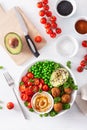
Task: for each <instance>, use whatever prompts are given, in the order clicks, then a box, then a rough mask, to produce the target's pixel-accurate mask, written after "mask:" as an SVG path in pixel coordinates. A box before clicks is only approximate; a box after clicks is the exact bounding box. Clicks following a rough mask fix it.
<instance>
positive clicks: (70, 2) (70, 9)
mask: <svg viewBox="0 0 87 130" xmlns="http://www.w3.org/2000/svg"><path fill="white" fill-rule="evenodd" d="M56 12H57V14H58V15H59V16H60V17H62V18H68V17H71V16H72V15H73V14H74V13H75V12H76V2H75V1H74V0H58V1H57V4H56Z"/></svg>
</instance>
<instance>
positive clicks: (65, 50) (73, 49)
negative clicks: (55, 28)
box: [56, 35, 79, 58]
mask: <svg viewBox="0 0 87 130" xmlns="http://www.w3.org/2000/svg"><path fill="white" fill-rule="evenodd" d="M78 49H79V44H78V41H77V40H76V39H75V38H74V37H72V36H70V35H62V36H60V37H59V38H58V39H57V43H56V50H57V53H58V54H59V55H61V56H63V57H66V58H71V57H74V56H75V55H76V54H77V52H78Z"/></svg>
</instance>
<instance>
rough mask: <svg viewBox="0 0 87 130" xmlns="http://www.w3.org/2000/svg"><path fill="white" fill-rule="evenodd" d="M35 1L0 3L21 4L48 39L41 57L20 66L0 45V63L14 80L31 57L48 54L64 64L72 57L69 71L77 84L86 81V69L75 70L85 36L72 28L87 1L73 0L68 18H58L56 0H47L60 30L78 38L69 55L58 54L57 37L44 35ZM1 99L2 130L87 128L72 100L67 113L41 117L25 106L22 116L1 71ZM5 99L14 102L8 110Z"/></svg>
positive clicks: (6, 5)
mask: <svg viewBox="0 0 87 130" xmlns="http://www.w3.org/2000/svg"><path fill="white" fill-rule="evenodd" d="M37 1H38V0H14V1H13V0H4V1H3V0H0V3H1V4H2V5H3V7H4V8H5V9H6V10H8V9H10V8H12V7H14V6H20V7H21V8H22V9H23V10H24V12H25V13H26V14H27V16H28V17H29V18H30V19H31V21H32V23H33V24H34V25H35V26H36V27H37V29H38V30H39V31H40V33H41V34H42V35H43V36H44V37H45V38H46V40H47V45H46V46H45V47H44V48H43V49H41V50H40V54H41V55H40V57H39V58H37V59H36V58H35V57H33V58H32V59H31V60H29V61H27V62H26V63H25V64H23V65H21V66H17V65H16V64H15V63H14V62H13V61H12V59H11V58H10V57H9V56H8V55H7V53H6V52H5V51H4V50H3V48H1V47H0V65H3V66H4V67H5V68H7V70H8V71H9V72H10V74H11V75H12V76H13V78H14V79H15V81H16V83H17V81H18V79H19V76H20V75H21V72H22V71H23V69H24V68H26V67H27V66H28V65H29V64H30V63H32V62H33V61H36V60H38V59H43V58H50V59H56V60H58V62H61V63H62V64H64V65H66V61H68V60H71V61H72V72H73V73H74V75H75V78H76V80H77V83H78V86H79V87H81V86H83V85H84V84H87V71H84V72H83V73H78V72H77V71H76V68H77V66H78V65H79V62H80V61H81V60H82V58H83V56H84V54H85V53H86V52H87V50H86V49H84V48H83V47H82V46H81V41H82V40H84V39H86V36H80V35H78V34H77V33H76V32H75V31H74V23H75V21H76V19H77V18H78V17H82V16H86V17H87V1H86V0H76V3H77V11H76V13H75V14H74V15H73V16H72V17H71V18H68V19H62V18H59V17H58V16H57V15H56V12H55V5H56V1H57V0H49V5H50V8H51V10H52V12H53V14H54V15H56V16H57V22H58V24H59V26H60V27H61V28H62V30H63V32H62V34H70V35H72V36H74V37H75V38H76V39H77V40H78V42H79V51H78V54H77V55H76V56H75V57H74V58H72V59H66V58H64V57H60V56H59V55H58V53H57V50H56V43H57V38H56V39H55V40H52V39H50V37H49V36H47V35H46V33H45V30H44V27H43V26H42V25H41V24H40V22H39V19H40V17H39V15H38V11H39V10H38V9H37V8H36V3H37ZM0 35H1V34H0ZM0 101H2V102H0V105H2V106H3V110H0V129H2V130H29V129H32V130H58V129H59V130H64V129H67V130H75V129H78V130H87V117H86V116H84V115H83V114H82V113H81V112H80V111H79V109H78V108H77V106H76V104H75V103H74V105H73V106H72V108H71V109H70V110H69V111H68V112H67V113H65V114H64V115H62V116H60V117H57V116H56V117H54V118H49V117H47V118H40V117H39V116H38V115H36V114H34V113H32V114H31V113H29V112H28V111H27V110H26V109H25V108H24V109H25V112H26V114H27V115H28V117H29V120H25V119H24V118H23V115H22V113H21V111H20V108H19V106H18V104H17V101H16V99H15V96H14V94H13V92H12V90H11V89H10V88H9V87H8V85H7V83H6V81H5V79H4V77H3V75H2V72H0ZM8 101H12V102H14V103H15V108H14V109H13V110H7V108H6V103H7V102H8Z"/></svg>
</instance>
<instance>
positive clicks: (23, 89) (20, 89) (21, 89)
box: [19, 84, 26, 93]
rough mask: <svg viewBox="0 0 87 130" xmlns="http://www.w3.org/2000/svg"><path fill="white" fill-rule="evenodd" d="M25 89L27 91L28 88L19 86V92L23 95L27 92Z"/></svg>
mask: <svg viewBox="0 0 87 130" xmlns="http://www.w3.org/2000/svg"><path fill="white" fill-rule="evenodd" d="M25 89H26V86H25V85H24V84H23V85H20V86H19V91H20V92H21V93H23V92H25Z"/></svg>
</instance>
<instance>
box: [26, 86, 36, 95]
mask: <svg viewBox="0 0 87 130" xmlns="http://www.w3.org/2000/svg"><path fill="white" fill-rule="evenodd" d="M25 94H26V95H28V96H32V95H33V94H34V93H33V86H30V87H28V88H26V90H25Z"/></svg>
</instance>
